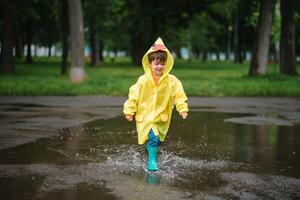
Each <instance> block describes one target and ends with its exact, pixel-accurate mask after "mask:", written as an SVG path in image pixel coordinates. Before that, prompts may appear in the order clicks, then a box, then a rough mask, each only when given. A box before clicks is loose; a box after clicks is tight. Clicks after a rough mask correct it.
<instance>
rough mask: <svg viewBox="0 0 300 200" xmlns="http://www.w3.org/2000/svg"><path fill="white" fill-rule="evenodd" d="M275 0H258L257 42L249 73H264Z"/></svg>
mask: <svg viewBox="0 0 300 200" xmlns="http://www.w3.org/2000/svg"><path fill="white" fill-rule="evenodd" d="M275 1H276V0H260V10H259V18H258V34H257V42H256V43H255V44H254V48H253V53H252V58H251V64H250V70H249V75H264V74H265V73H266V71H267V61H268V53H269V45H270V33H271V27H272V26H271V25H272V15H273V12H274V7H275Z"/></svg>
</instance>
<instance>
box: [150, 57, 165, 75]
mask: <svg viewBox="0 0 300 200" xmlns="http://www.w3.org/2000/svg"><path fill="white" fill-rule="evenodd" d="M150 64H151V72H152V75H154V76H156V77H161V76H162V75H163V72H164V69H165V62H163V61H161V60H159V59H155V60H152V62H151V63H150Z"/></svg>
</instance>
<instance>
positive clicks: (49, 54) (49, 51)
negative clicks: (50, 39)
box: [48, 44, 52, 58]
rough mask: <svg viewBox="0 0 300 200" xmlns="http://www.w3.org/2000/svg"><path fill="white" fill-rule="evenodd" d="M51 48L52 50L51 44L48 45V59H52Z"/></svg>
mask: <svg viewBox="0 0 300 200" xmlns="http://www.w3.org/2000/svg"><path fill="white" fill-rule="evenodd" d="M51 48H52V45H51V44H48V57H49V58H51V56H52V54H51V53H52V52H51Z"/></svg>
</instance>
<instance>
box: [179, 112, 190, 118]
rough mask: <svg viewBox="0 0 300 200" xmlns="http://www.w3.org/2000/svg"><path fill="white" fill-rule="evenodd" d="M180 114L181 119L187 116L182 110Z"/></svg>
mask: <svg viewBox="0 0 300 200" xmlns="http://www.w3.org/2000/svg"><path fill="white" fill-rule="evenodd" d="M180 115H181V117H182V119H186V118H187V116H188V113H187V112H182V113H180Z"/></svg>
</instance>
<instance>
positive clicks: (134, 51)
mask: <svg viewBox="0 0 300 200" xmlns="http://www.w3.org/2000/svg"><path fill="white" fill-rule="evenodd" d="M140 40H141V36H140V35H137V34H136V33H134V34H133V36H132V37H131V56H132V62H133V64H134V65H136V66H140V65H141V63H142V57H143V55H144V53H145V51H146V49H144V46H143V45H141V44H143V43H141V42H142V41H140Z"/></svg>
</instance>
